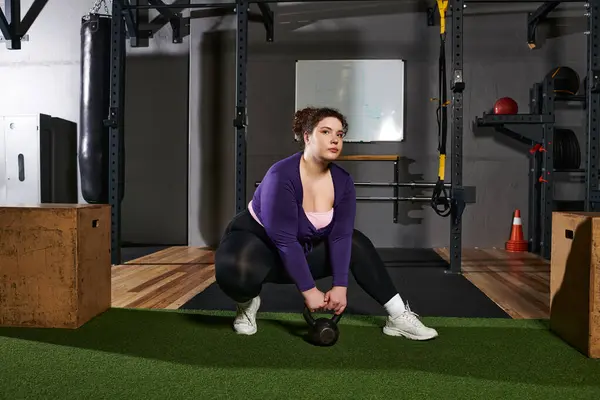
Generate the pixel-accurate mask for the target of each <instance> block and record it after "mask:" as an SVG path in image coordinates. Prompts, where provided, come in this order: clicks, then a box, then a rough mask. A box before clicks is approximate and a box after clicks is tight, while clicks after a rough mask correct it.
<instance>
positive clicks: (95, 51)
mask: <svg viewBox="0 0 600 400" xmlns="http://www.w3.org/2000/svg"><path fill="white" fill-rule="evenodd" d="M110 40H111V18H110V17H109V16H105V15H98V14H90V17H89V19H87V20H86V19H83V20H82V24H81V97H80V115H79V117H80V118H79V120H80V122H79V124H80V127H79V156H78V157H79V174H80V178H81V194H82V196H83V198H84V199H85V201H87V202H88V203H91V204H98V203H102V204H106V203H108V157H109V128H108V127H105V126H104V120H105V119H106V118H108V110H109V102H110Z"/></svg>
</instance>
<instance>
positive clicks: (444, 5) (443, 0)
mask: <svg viewBox="0 0 600 400" xmlns="http://www.w3.org/2000/svg"><path fill="white" fill-rule="evenodd" d="M437 5H438V10H439V11H440V35H443V34H445V33H446V10H447V9H448V0H437Z"/></svg>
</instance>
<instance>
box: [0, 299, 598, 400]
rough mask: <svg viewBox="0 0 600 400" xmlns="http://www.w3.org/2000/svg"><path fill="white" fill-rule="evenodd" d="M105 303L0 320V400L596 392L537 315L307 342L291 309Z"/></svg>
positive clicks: (353, 327) (371, 328)
mask: <svg viewBox="0 0 600 400" xmlns="http://www.w3.org/2000/svg"><path fill="white" fill-rule="evenodd" d="M232 315H233V314H232V313H231V312H193V311H192V312H190V311H186V312H180V311H148V310H128V309H111V310H109V311H107V312H106V313H104V314H102V315H100V316H98V317H97V318H95V319H93V320H92V321H90V322H88V323H87V324H86V325H84V326H83V327H82V328H80V329H78V330H62V329H22V328H19V329H17V328H0V398H2V399H11V400H12V399H38V398H39V399H82V400H84V399H98V398H106V399H168V398H172V399H219V398H227V399H259V398H261V397H263V396H265V398H269V399H370V398H382V399H392V398H394V399H420V400H421V399H499V398H507V399H523V400H527V399H554V398H555V399H569V400H574V399H600V360H592V359H588V358H587V357H585V356H583V355H582V354H580V353H579V352H577V351H576V350H574V349H573V348H571V347H570V346H568V345H567V344H565V343H564V342H563V341H562V340H560V339H559V338H557V337H556V336H554V335H553V334H552V333H550V332H549V331H548V329H547V326H546V324H545V323H544V322H543V321H525V320H510V319H462V318H425V319H424V321H425V322H426V323H427V324H429V325H431V326H434V327H435V328H437V329H438V331H439V333H440V337H439V338H437V339H435V340H433V341H428V342H415V341H409V340H406V339H402V338H395V337H388V336H385V335H383V334H382V333H381V328H380V326H381V324H382V323H383V320H382V319H381V318H377V317H355V316H349V315H347V316H344V318H343V319H342V322H341V326H340V328H341V336H340V340H339V342H338V343H337V344H336V345H335V346H333V347H329V348H320V347H314V346H312V345H310V344H308V343H306V342H305V341H304V339H303V336H302V335H303V333H304V331H305V323H304V322H303V321H302V319H301V318H302V317H301V316H300V315H299V314H260V320H259V324H260V325H259V332H258V333H257V334H256V335H254V336H250V337H248V336H238V335H236V334H235V333H233V331H232V330H231V320H232Z"/></svg>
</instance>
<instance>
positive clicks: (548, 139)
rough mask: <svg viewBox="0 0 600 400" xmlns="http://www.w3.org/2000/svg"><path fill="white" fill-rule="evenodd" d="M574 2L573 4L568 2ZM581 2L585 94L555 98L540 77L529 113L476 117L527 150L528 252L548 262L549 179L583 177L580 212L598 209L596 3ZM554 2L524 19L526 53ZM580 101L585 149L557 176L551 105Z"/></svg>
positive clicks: (599, 28)
mask: <svg viewBox="0 0 600 400" xmlns="http://www.w3.org/2000/svg"><path fill="white" fill-rule="evenodd" d="M572 2H575V1H572ZM580 2H581V3H584V5H585V8H586V11H585V14H584V15H585V16H586V17H587V20H588V31H586V32H585V34H586V36H587V68H586V70H587V71H586V73H587V79H584V82H586V85H585V87H584V90H585V95H560V96H556V94H555V93H554V84H553V82H552V80H550V79H547V78H544V79H543V80H542V81H541V82H538V83H535V84H534V85H533V86H532V87H531V88H530V90H529V113H528V114H516V115H494V114H485V113H484V114H483V117H477V118H476V124H477V125H478V126H493V127H494V128H496V130H497V131H498V132H500V133H503V134H507V135H509V136H511V137H513V138H516V139H517V140H520V141H522V142H524V143H528V144H530V145H531V146H532V151H531V156H530V158H529V206H528V207H529V216H528V227H529V229H528V240H529V251H530V252H532V253H536V254H539V255H541V256H542V257H544V258H545V259H550V258H551V250H552V213H553V211H554V209H555V206H556V203H555V200H554V187H553V184H554V174H555V173H557V172H578V171H581V172H584V177H585V178H584V181H585V197H584V201H583V203H584V207H583V208H584V211H586V212H589V211H597V210H599V209H600V190H598V160H597V158H598V149H597V146H598V140H599V138H600V131H599V128H600V126H599V123H600V121H599V120H598V118H599V116H600V115H599V113H600V79H599V76H600V65H599V61H600V50H598V45H599V44H600V43H599V37H598V35H599V34H600V22H599V21H598V18H599V17H600V0H590V1H587V2H583V1H580ZM558 3H561V2H558V1H553V2H546V3H544V4H543V5H541V6H540V7H539V8H538V10H537V11H536V12H534V13H531V14H530V15H529V18H528V42H529V46H530V48H535V47H536V40H535V39H536V38H535V27H536V26H537V24H538V23H539V22H540V21H541V20H542V19H543V18H545V17H546V16H547V15H548V13H549V12H550V11H552V10H553V9H554V8H555V7H556V6H557V5H558ZM557 101H571V102H581V103H582V104H583V108H584V109H585V112H586V115H587V118H586V129H585V137H586V145H585V154H584V157H583V159H582V164H583V165H582V169H579V170H577V171H561V170H558V169H556V168H555V160H554V148H553V146H554V133H555V129H556V127H555V102H557Z"/></svg>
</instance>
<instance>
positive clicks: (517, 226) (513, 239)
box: [505, 210, 529, 252]
mask: <svg viewBox="0 0 600 400" xmlns="http://www.w3.org/2000/svg"><path fill="white" fill-rule="evenodd" d="M505 248H506V251H510V252H524V251H528V250H529V242H528V241H527V240H525V239H524V238H523V223H522V222H521V211H520V210H515V216H514V217H513V224H512V229H511V232H510V239H509V240H508V241H507V242H506V246H505Z"/></svg>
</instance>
